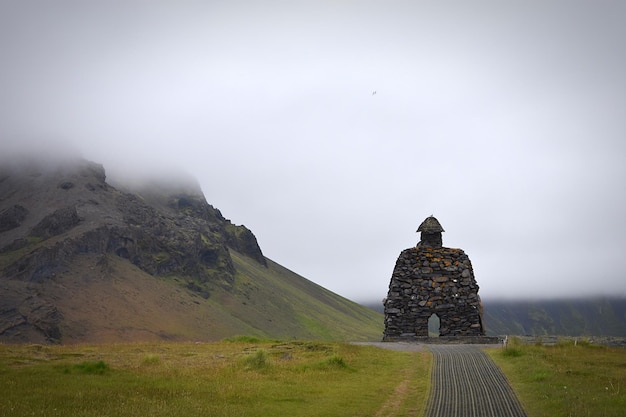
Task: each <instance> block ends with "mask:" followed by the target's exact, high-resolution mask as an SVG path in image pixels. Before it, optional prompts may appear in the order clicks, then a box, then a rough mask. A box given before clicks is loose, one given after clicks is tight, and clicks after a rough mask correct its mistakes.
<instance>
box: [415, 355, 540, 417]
mask: <svg viewBox="0 0 626 417" xmlns="http://www.w3.org/2000/svg"><path fill="white" fill-rule="evenodd" d="M426 348H427V349H428V350H429V351H431V352H432V353H433V356H434V361H433V370H432V375H431V378H432V381H431V391H430V395H429V397H428V402H427V404H426V416H427V417H527V416H526V413H525V412H524V409H523V408H522V405H521V404H520V402H519V400H518V399H517V397H516V395H515V393H514V392H513V390H512V389H511V387H510V385H509V383H508V381H507V380H506V378H505V376H504V374H502V372H501V371H500V368H498V367H497V366H496V364H495V363H494V362H493V361H492V360H491V358H490V357H489V356H487V354H486V353H485V352H483V351H482V350H481V349H480V347H478V346H476V345H428V346H427V347H426Z"/></svg>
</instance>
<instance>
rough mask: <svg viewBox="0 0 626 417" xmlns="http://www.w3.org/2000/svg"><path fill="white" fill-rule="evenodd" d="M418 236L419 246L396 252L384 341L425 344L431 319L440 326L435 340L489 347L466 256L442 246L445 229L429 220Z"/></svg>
mask: <svg viewBox="0 0 626 417" xmlns="http://www.w3.org/2000/svg"><path fill="white" fill-rule="evenodd" d="M417 231H418V232H421V239H420V242H419V243H418V244H417V246H416V247H414V248H409V249H405V250H403V251H402V252H401V253H400V256H399V257H398V260H397V262H396V266H395V268H394V270H393V274H392V276H391V282H390V284H389V292H388V294H387V298H386V299H385V300H384V307H385V333H384V337H383V341H397V340H422V339H428V320H429V319H430V317H431V316H432V315H433V314H434V315H436V316H437V317H439V322H440V327H439V336H440V337H439V338H437V339H438V340H439V341H444V340H445V339H449V340H448V341H450V342H454V341H455V340H456V341H459V342H470V343H474V342H475V343H492V341H491V340H486V339H489V338H485V337H484V335H485V330H484V328H483V320H482V304H481V302H480V297H479V296H478V284H477V283H476V279H475V278H474V272H473V270H472V264H471V262H470V260H469V258H468V256H467V255H466V254H465V252H463V251H462V250H461V249H453V248H444V247H443V246H442V238H441V233H442V232H443V231H444V230H443V227H441V224H440V223H439V221H438V220H437V219H436V218H434V217H433V216H430V217H428V218H426V220H424V222H422V224H421V225H420V227H419V228H418V229H417ZM496 342H497V338H496Z"/></svg>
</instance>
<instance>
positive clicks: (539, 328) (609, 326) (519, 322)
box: [484, 297, 626, 337]
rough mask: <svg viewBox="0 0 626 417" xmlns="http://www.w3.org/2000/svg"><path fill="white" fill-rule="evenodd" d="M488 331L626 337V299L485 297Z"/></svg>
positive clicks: (502, 333) (539, 334) (517, 333)
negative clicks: (506, 298) (513, 298)
mask: <svg viewBox="0 0 626 417" xmlns="http://www.w3.org/2000/svg"><path fill="white" fill-rule="evenodd" d="M484 312H485V313H484V314H485V323H486V326H487V332H488V333H491V334H497V335H505V334H515V335H531V336H544V335H563V336H619V337H626V299H623V298H608V297H603V298H581V299H560V300H538V301H528V300H517V301H495V300H494V301H485V302H484Z"/></svg>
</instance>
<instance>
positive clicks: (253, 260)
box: [0, 159, 383, 343]
mask: <svg viewBox="0 0 626 417" xmlns="http://www.w3.org/2000/svg"><path fill="white" fill-rule="evenodd" d="M0 292H1V294H2V297H0V342H16V343H19V342H32V343H79V342H80V343H82V342H119V341H135V340H144V341H145V340H155V341H156V340H197V341H211V340H219V339H222V338H225V337H229V336H235V335H244V334H245V335H255V336H259V337H271V338H281V339H284V338H307V339H333V340H378V339H380V337H381V335H382V329H383V320H382V316H381V315H380V314H379V313H376V312H373V311H371V310H370V309H367V308H365V307H363V306H360V305H358V304H356V303H354V302H352V301H349V300H347V299H345V298H343V297H341V296H339V295H337V294H334V293H332V292H330V291H328V290H326V289H324V288H322V287H320V286H319V285H317V284H315V283H313V282H311V281H309V280H307V279H305V278H303V277H301V276H299V275H297V274H296V273H294V272H292V271H289V270H288V269H286V268H284V267H282V266H281V265H279V264H278V263H276V262H273V261H272V260H270V259H268V258H266V257H265V256H264V255H263V253H262V251H261V248H260V247H259V245H258V243H257V240H256V237H255V236H254V234H253V233H252V231H250V230H249V229H247V228H246V227H245V226H237V225H234V224H233V223H231V222H230V221H229V220H227V219H226V218H224V217H223V216H222V214H221V212H220V211H219V210H218V209H216V208H214V207H213V206H211V205H210V204H208V203H207V201H206V200H205V198H204V196H203V194H202V192H201V190H200V188H199V187H198V186H197V184H195V183H194V182H193V181H187V180H180V178H161V179H159V180H153V181H142V182H140V183H136V182H135V183H131V181H127V183H126V184H124V183H120V184H117V183H116V184H115V186H114V185H112V184H110V183H108V182H107V181H106V175H105V170H104V168H103V167H102V166H101V165H99V164H96V163H93V162H89V161H86V160H82V159H68V160H64V161H55V162H50V163H45V162H42V161H41V160H37V159H30V160H14V161H5V162H3V163H2V165H0Z"/></svg>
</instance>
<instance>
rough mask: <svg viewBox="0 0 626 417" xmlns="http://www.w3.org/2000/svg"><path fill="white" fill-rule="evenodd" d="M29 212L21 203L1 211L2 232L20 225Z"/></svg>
mask: <svg viewBox="0 0 626 417" xmlns="http://www.w3.org/2000/svg"><path fill="white" fill-rule="evenodd" d="M27 214H28V210H26V208H24V207H23V206H21V205H19V204H16V205H14V206H12V207H9V208H7V209H5V210H3V211H2V212H0V233H2V232H6V231H7V230H11V229H15V228H16V227H19V226H20V225H21V224H22V221H23V220H24V219H25V218H26V215H27Z"/></svg>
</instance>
